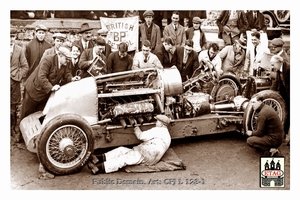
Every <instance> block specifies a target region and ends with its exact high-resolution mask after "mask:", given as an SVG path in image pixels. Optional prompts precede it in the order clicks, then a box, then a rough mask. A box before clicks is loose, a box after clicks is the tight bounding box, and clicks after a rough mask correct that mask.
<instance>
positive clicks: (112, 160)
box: [88, 115, 171, 175]
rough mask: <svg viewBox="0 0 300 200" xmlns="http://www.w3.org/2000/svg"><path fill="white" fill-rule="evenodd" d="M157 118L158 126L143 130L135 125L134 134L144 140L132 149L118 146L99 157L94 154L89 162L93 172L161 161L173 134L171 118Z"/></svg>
mask: <svg viewBox="0 0 300 200" xmlns="http://www.w3.org/2000/svg"><path fill="white" fill-rule="evenodd" d="M155 119H156V120H157V121H156V126H155V127H153V128H151V129H149V130H147V131H141V129H140V128H139V127H137V126H135V127H134V134H135V135H136V137H137V138H138V139H139V140H142V141H143V142H142V143H141V144H139V145H138V146H135V147H133V148H132V149H130V148H126V147H118V148H116V149H114V150H112V151H109V152H107V153H105V154H102V155H100V156H98V157H96V156H92V159H91V160H90V161H89V163H88V167H89V169H90V170H91V172H92V173H93V174H94V175H95V174H99V173H110V172H115V171H118V170H119V169H120V168H122V167H125V166H127V165H138V164H145V165H147V166H150V165H155V164H156V163H157V162H159V161H160V159H161V158H162V156H163V155H164V154H165V152H166V151H167V149H168V148H169V146H170V144H171V136H170V133H169V131H168V128H167V126H168V125H169V123H170V118H168V117H167V116H165V115H157V116H156V117H155Z"/></svg>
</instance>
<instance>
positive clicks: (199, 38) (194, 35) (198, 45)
mask: <svg viewBox="0 0 300 200" xmlns="http://www.w3.org/2000/svg"><path fill="white" fill-rule="evenodd" d="M202 22H203V20H201V19H200V17H194V18H193V27H190V28H188V29H187V30H186V32H185V34H186V39H190V40H193V42H194V46H193V49H194V50H195V51H196V52H197V53H198V54H199V53H200V51H201V50H203V49H206V43H207V41H206V37H205V33H204V32H203V31H202V30H201V27H200V26H201V23H202Z"/></svg>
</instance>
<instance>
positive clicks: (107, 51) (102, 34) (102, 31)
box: [97, 29, 111, 58]
mask: <svg viewBox="0 0 300 200" xmlns="http://www.w3.org/2000/svg"><path fill="white" fill-rule="evenodd" d="M97 34H98V37H101V38H103V39H104V40H105V47H104V49H103V51H102V53H103V54H104V55H105V56H106V58H108V56H109V54H111V46H110V45H109V44H107V39H106V38H107V34H108V31H107V30H105V29H99V30H98V31H97Z"/></svg>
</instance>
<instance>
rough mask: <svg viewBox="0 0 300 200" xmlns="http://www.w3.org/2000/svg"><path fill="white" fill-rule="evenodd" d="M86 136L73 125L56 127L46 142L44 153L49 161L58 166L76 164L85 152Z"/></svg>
mask: <svg viewBox="0 0 300 200" xmlns="http://www.w3.org/2000/svg"><path fill="white" fill-rule="evenodd" d="M87 142H88V141H87V136H86V134H85V133H84V131H83V130H81V129H80V128H79V127H76V126H74V125H65V126H62V127H59V128H58V129H56V130H55V131H54V132H53V133H52V134H51V135H50V137H49V139H48V142H47V144H46V154H47V157H48V158H49V160H50V162H51V163H52V164H53V165H55V166H57V167H60V168H69V167H72V166H74V165H77V164H78V163H79V162H80V161H81V159H82V158H83V156H84V155H85V154H86V152H87V146H88V144H87Z"/></svg>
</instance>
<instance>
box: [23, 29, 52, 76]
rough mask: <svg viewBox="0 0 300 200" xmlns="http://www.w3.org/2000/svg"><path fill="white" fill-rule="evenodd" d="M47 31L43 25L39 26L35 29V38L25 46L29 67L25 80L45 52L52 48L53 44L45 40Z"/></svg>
mask: <svg viewBox="0 0 300 200" xmlns="http://www.w3.org/2000/svg"><path fill="white" fill-rule="evenodd" d="M47 31H48V29H47V27H46V26H44V25H43V24H39V25H37V26H36V27H35V38H34V39H33V40H31V41H30V42H29V43H28V44H27V45H26V46H25V56H26V60H27V62H28V65H29V70H28V72H27V75H26V78H25V80H26V79H27V78H28V77H29V76H30V74H31V73H32V72H33V71H34V70H35V68H36V67H37V66H38V64H39V63H40V60H41V58H42V56H43V53H44V51H45V50H46V49H49V48H51V44H50V43H49V42H47V41H46V40H45V36H46V32H47Z"/></svg>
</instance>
